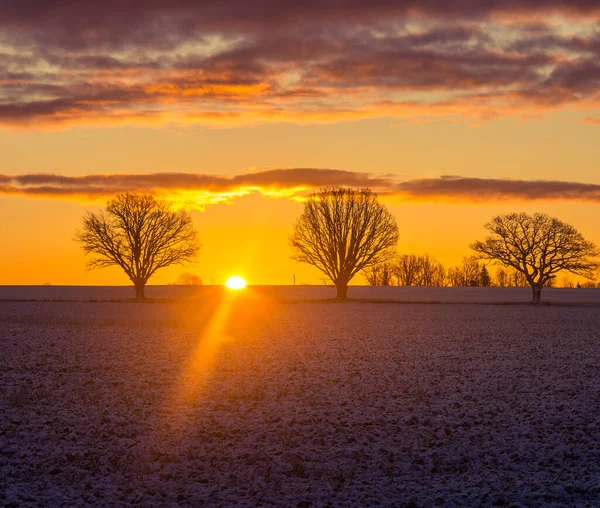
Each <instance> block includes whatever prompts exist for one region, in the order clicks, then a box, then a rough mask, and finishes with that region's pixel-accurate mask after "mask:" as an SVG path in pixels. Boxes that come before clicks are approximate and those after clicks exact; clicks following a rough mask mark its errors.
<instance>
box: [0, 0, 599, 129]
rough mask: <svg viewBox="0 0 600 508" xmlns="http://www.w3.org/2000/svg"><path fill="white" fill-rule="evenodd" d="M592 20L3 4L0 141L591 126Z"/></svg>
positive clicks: (220, 5)
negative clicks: (457, 122) (377, 126)
mask: <svg viewBox="0 0 600 508" xmlns="http://www.w3.org/2000/svg"><path fill="white" fill-rule="evenodd" d="M115 12H119V15H118V16H115V15H114V13H115ZM598 14H600V7H599V5H598V2H596V1H595V0H572V1H570V2H568V3H567V2H564V1H561V0H536V1H534V0H514V1H509V0H492V1H485V2H484V1H481V2H473V1H471V0H456V1H451V2H448V1H442V0H432V1H427V2H422V1H419V0H409V1H402V2H399V1H395V0H372V1H365V0H352V1H349V2H342V3H340V2H338V1H334V0H321V1H316V0H314V1H312V0H311V1H307V2H306V1H305V2H272V1H270V0H258V1H256V2H247V1H245V0H220V1H218V2H216V1H206V2H197V1H195V0H175V1H168V2H167V1H166V0H144V1H143V2H142V0H132V1H129V2H122V1H117V0H105V1H104V2H92V3H90V2H71V1H67V0H46V1H37V2H33V1H27V0H18V1H17V0H6V1H4V2H3V4H2V7H1V8H0V127H3V128H8V129H14V128H21V129H30V128H36V129H39V128H62V127H69V126H74V125H108V126H112V125H116V124H122V123H131V124H141V125H149V124H150V125H151V124H165V123H177V124H185V123H202V124H207V125H221V124H227V125H242V124H255V123H263V122H282V121H284V122H296V123H315V122H337V121H341V120H347V119H357V118H373V117H384V116H391V117H403V118H406V117H408V118H415V119H419V118H423V117H431V116H443V117H451V118H471V119H473V118H475V119H485V118H492V117H497V116H507V115H523V116H529V115H531V114H532V113H536V114H539V113H543V112H545V111H550V110H556V109H564V108H577V109H579V110H581V111H585V113H584V114H585V116H590V114H591V115H592V116H593V115H595V114H599V112H600V67H599V66H598V61H599V59H600V29H599V27H598V25H597V23H596V21H597V18H598ZM557 17H558V19H560V20H563V21H564V20H568V22H569V27H570V28H571V29H570V31H569V33H566V32H565V30H563V29H562V28H561V26H560V25H561V24H560V23H559V24H556V22H555V20H556V19H557Z"/></svg>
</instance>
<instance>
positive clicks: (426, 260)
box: [418, 254, 446, 286]
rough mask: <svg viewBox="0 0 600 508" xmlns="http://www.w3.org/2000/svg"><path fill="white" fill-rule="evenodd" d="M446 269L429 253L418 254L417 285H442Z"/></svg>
mask: <svg viewBox="0 0 600 508" xmlns="http://www.w3.org/2000/svg"><path fill="white" fill-rule="evenodd" d="M445 278H446V269H445V268H444V265H442V264H441V263H440V262H439V261H438V260H437V259H435V258H434V257H433V256H431V255H429V254H423V255H422V256H419V282H418V285H419V286H443V285H444V280H445Z"/></svg>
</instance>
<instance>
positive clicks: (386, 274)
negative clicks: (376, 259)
mask: <svg viewBox="0 0 600 508" xmlns="http://www.w3.org/2000/svg"><path fill="white" fill-rule="evenodd" d="M393 273H394V265H393V264H392V263H391V262H389V261H385V262H383V263H379V264H376V265H373V266H371V267H369V268H365V269H364V270H363V274H364V276H365V278H366V279H367V282H368V283H369V284H370V285H371V286H390V285H391V283H392V275H393Z"/></svg>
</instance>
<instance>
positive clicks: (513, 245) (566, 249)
mask: <svg viewBox="0 0 600 508" xmlns="http://www.w3.org/2000/svg"><path fill="white" fill-rule="evenodd" d="M485 228H486V229H487V230H488V231H489V232H490V233H491V235H490V236H488V237H487V238H486V239H485V240H484V241H483V242H475V243H474V244H472V245H471V248H472V249H473V250H474V251H475V252H477V253H478V254H479V256H480V257H481V258H483V259H490V260H494V261H498V262H500V263H501V264H503V265H504V266H508V267H512V268H514V269H515V270H516V271H518V272H519V273H521V274H523V275H524V276H525V278H526V280H527V282H528V284H529V285H530V286H531V288H532V290H533V299H532V303H534V304H539V303H541V292H542V288H543V287H544V286H545V285H547V283H548V281H550V280H551V279H553V278H555V277H556V274H557V273H558V272H560V271H566V272H571V273H573V274H576V275H580V276H583V277H586V278H589V279H592V278H593V277H594V271H595V270H597V269H598V263H597V262H596V261H595V260H594V259H592V258H594V257H596V256H598V255H599V252H598V249H597V248H596V246H595V245H594V244H593V243H591V242H588V241H587V240H586V239H585V238H584V237H583V235H582V234H581V233H579V232H578V231H577V230H576V229H575V228H574V227H573V226H571V225H569V224H565V223H564V222H562V221H560V220H559V219H557V218H554V217H550V216H548V215H546V214H542V213H536V214H534V215H528V214H526V213H512V214H508V215H498V216H497V217H494V218H493V219H492V220H491V221H490V222H489V223H488V224H486V225H485Z"/></svg>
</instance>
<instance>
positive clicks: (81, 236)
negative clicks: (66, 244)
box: [76, 194, 200, 298]
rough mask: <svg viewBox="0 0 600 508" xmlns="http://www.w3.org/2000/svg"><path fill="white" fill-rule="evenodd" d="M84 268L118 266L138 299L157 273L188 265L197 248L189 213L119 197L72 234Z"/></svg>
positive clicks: (151, 200) (89, 216) (138, 196)
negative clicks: (86, 258)
mask: <svg viewBox="0 0 600 508" xmlns="http://www.w3.org/2000/svg"><path fill="white" fill-rule="evenodd" d="M76 240H77V241H78V242H80V243H81V246H82V248H83V251H84V253H85V254H89V255H92V256H94V257H92V258H91V259H90V260H89V261H88V268H89V269H93V268H102V267H106V266H115V265H116V266H120V267H121V268H122V269H123V271H124V272H125V273H126V274H127V276H128V277H129V278H130V279H131V281H132V282H133V283H134V285H135V287H136V290H137V293H138V298H140V297H141V298H143V289H144V286H145V285H146V283H147V282H148V280H149V279H150V277H151V276H152V275H153V274H154V273H155V272H156V271H157V270H159V269H160V268H164V267H166V266H169V265H173V264H183V263H187V262H189V261H191V260H192V259H193V258H194V257H195V256H196V255H197V253H198V251H199V249H200V245H199V243H198V237H197V233H196V231H195V229H194V226H193V224H192V219H191V217H190V215H189V213H187V212H185V211H183V210H180V211H173V210H171V208H170V207H169V205H168V204H167V203H164V202H162V201H157V200H156V199H155V198H154V197H153V196H149V195H143V194H118V195H117V196H115V197H114V198H113V199H111V200H110V201H109V202H108V204H107V206H106V211H104V212H100V213H88V214H87V215H86V216H85V217H84V218H83V229H82V231H80V232H78V233H77V235H76Z"/></svg>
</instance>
